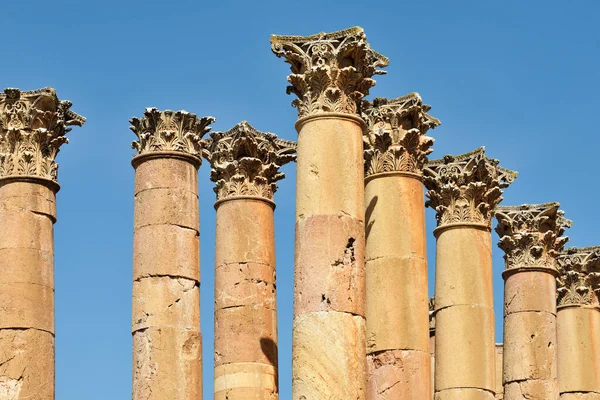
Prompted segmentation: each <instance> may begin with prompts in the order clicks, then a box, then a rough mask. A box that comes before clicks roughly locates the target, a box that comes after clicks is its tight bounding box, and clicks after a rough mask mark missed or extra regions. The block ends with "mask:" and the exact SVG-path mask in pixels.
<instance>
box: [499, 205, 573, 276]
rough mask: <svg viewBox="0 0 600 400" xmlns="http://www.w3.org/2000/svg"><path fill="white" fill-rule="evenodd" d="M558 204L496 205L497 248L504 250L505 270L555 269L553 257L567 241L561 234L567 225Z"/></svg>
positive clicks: (568, 225)
mask: <svg viewBox="0 0 600 400" xmlns="http://www.w3.org/2000/svg"><path fill="white" fill-rule="evenodd" d="M559 207H560V204H558V203H546V204H524V205H521V206H498V207H497V208H496V219H497V220H498V226H497V227H496V232H497V233H498V235H499V236H500V242H499V243H498V247H500V248H501V249H502V250H504V261H505V262H506V269H511V268H549V269H553V270H555V269H556V257H558V255H559V254H560V252H561V251H562V250H563V248H564V246H565V244H566V243H567V242H568V241H569V238H568V237H566V236H562V235H563V234H564V233H565V229H566V228H569V227H571V221H569V220H568V219H566V218H564V212H563V211H561V210H559V209H558V208H559Z"/></svg>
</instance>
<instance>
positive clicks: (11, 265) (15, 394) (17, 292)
mask: <svg viewBox="0 0 600 400" xmlns="http://www.w3.org/2000/svg"><path fill="white" fill-rule="evenodd" d="M51 188H54V186H52V185H49V184H48V183H47V182H46V181H45V180H43V179H40V180H39V183H34V182H6V181H0V271H1V273H0V399H3V400H4V399H11V400H12V399H14V400H21V399H33V398H35V399H36V400H37V399H41V400H53V399H54V260H53V257H54V240H53V227H52V225H53V223H54V221H55V220H56V208H55V195H54V190H53V189H51Z"/></svg>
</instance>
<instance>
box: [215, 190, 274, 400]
mask: <svg viewBox="0 0 600 400" xmlns="http://www.w3.org/2000/svg"><path fill="white" fill-rule="evenodd" d="M216 240H217V250H216V254H215V267H216V269H215V273H216V275H215V388H214V393H215V399H229V400H232V399H277V398H278V385H277V379H276V377H277V306H276V290H275V288H276V282H275V234H274V220H273V205H272V204H271V203H270V202H269V201H263V200H260V199H254V200H253V199H243V198H242V199H236V198H235V197H231V198H228V199H227V200H226V201H223V202H220V203H219V204H218V206H217V232H216Z"/></svg>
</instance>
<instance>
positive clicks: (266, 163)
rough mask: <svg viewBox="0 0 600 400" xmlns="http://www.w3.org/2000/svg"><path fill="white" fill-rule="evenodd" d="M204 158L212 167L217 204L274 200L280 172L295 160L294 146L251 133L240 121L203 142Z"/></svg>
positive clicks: (249, 126) (281, 177)
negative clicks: (248, 198)
mask: <svg viewBox="0 0 600 400" xmlns="http://www.w3.org/2000/svg"><path fill="white" fill-rule="evenodd" d="M203 153H204V157H205V158H206V159H207V160H208V161H209V162H210V165H211V167H212V169H211V173H210V179H211V181H213V182H215V184H216V185H215V192H216V193H217V201H218V200H222V199H225V198H228V197H234V196H258V197H263V198H266V199H269V200H271V199H273V193H275V191H276V190H277V183H276V182H277V181H279V180H281V179H283V178H284V176H285V175H284V174H283V172H279V168H280V167H281V166H282V165H284V164H287V163H289V162H290V161H294V160H295V159H296V143H295V142H290V141H287V140H283V139H278V138H277V136H275V135H274V134H272V133H264V132H260V131H258V130H256V129H254V128H253V127H252V126H251V125H250V124H249V123H248V122H246V121H242V122H240V123H239V124H237V125H236V126H234V127H233V128H231V129H230V130H228V131H227V132H213V133H211V135H210V138H209V139H207V140H206V141H205V148H204V151H203Z"/></svg>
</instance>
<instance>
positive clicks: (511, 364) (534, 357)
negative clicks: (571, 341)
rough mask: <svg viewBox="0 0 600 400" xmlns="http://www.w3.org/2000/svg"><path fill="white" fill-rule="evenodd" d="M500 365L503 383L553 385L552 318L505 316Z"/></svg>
mask: <svg viewBox="0 0 600 400" xmlns="http://www.w3.org/2000/svg"><path fill="white" fill-rule="evenodd" d="M509 349H510V351H509ZM503 363H504V364H503V365H504V382H505V383H506V384H508V383H510V382H515V381H525V380H529V379H531V380H546V381H548V385H547V386H551V385H556V317H555V316H554V315H553V314H550V313H546V312H520V313H514V314H510V315H507V316H506V317H505V319H504V361H503ZM511 398H513V397H511Z"/></svg>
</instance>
